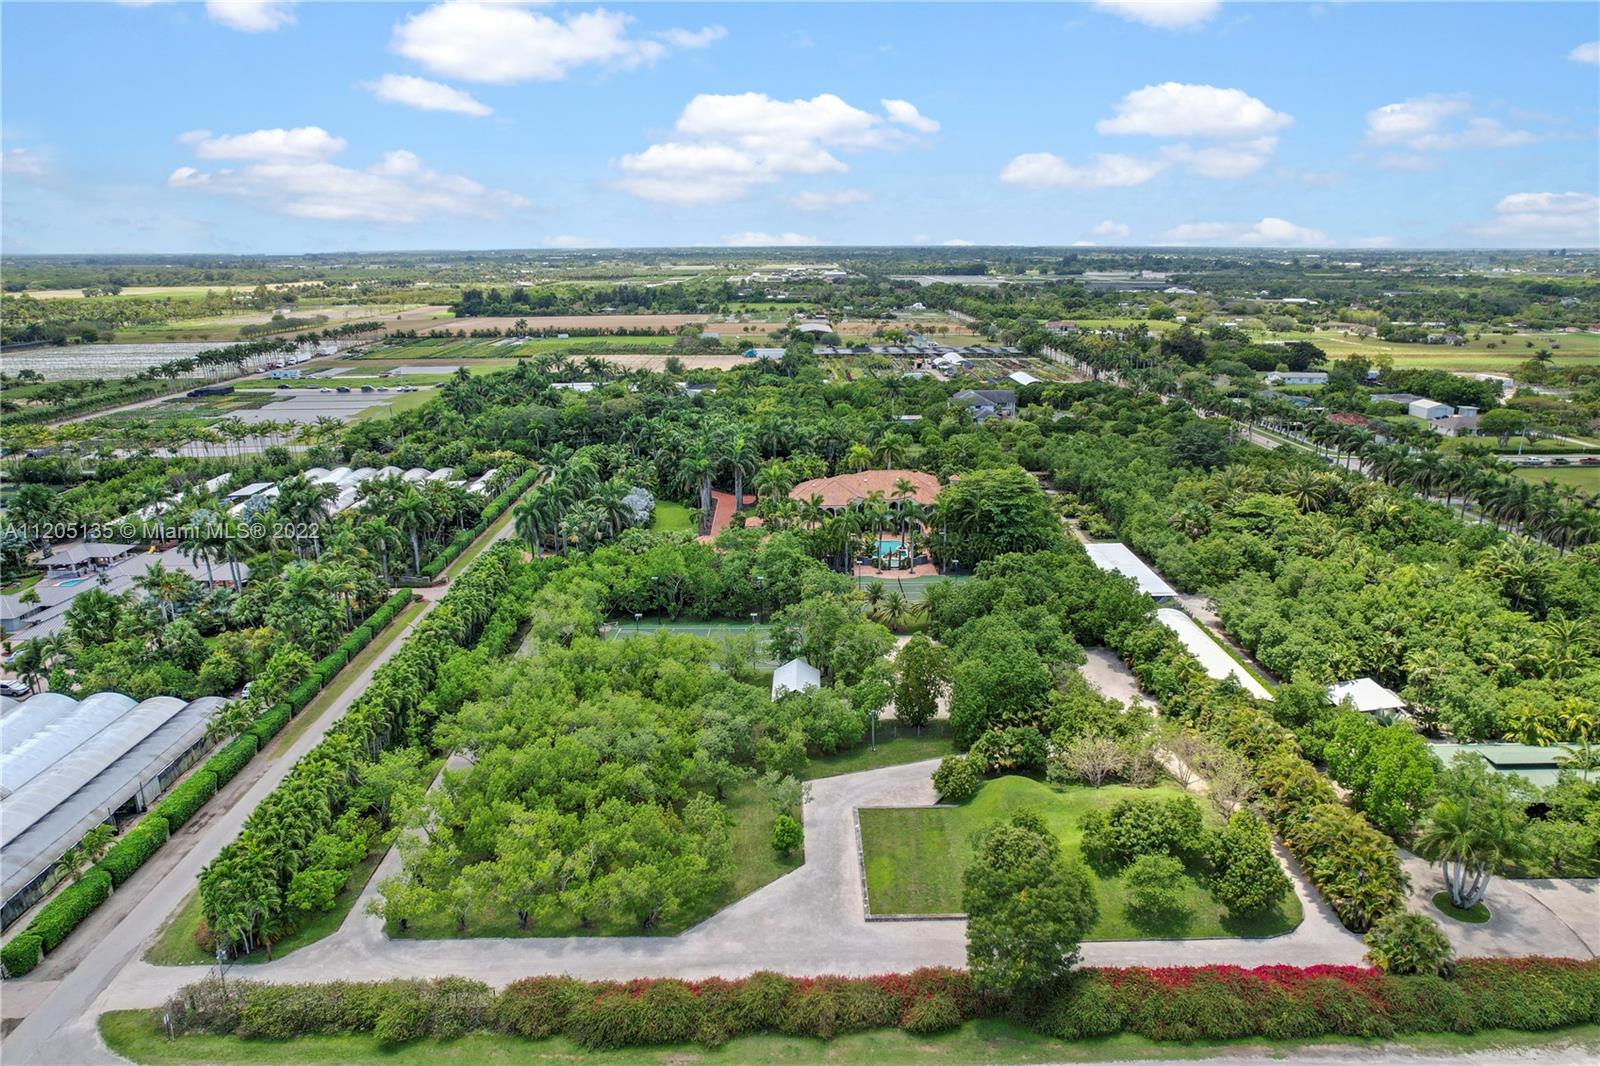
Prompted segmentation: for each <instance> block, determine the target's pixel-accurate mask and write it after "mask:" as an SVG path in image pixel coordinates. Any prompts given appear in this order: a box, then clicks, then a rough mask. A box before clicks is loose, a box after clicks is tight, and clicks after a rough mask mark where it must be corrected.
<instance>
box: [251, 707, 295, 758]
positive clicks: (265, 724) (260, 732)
mask: <svg viewBox="0 0 1600 1066" xmlns="http://www.w3.org/2000/svg"><path fill="white" fill-rule="evenodd" d="M289 718H290V715H289V708H287V707H285V706H284V705H283V704H281V703H280V704H278V705H277V706H276V707H274V708H272V709H271V710H270V711H267V712H266V713H265V714H263V715H262V716H261V717H260V718H257V719H256V720H255V722H254V723H253V724H252V725H251V726H250V729H249V731H248V732H249V733H250V735H251V736H253V737H255V739H256V744H257V745H258V746H259V747H263V748H264V747H266V746H267V741H269V740H271V739H272V738H273V737H275V736H277V735H278V734H279V733H281V732H282V731H283V727H284V726H286V725H288V724H289Z"/></svg>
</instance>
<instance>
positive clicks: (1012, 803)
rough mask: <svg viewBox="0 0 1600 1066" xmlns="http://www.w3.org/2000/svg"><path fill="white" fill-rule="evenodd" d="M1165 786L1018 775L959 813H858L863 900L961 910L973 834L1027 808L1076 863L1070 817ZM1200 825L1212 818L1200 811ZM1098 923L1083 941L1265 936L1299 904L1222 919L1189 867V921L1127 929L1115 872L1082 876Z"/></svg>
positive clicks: (918, 910) (1198, 872) (1076, 834)
mask: <svg viewBox="0 0 1600 1066" xmlns="http://www.w3.org/2000/svg"><path fill="white" fill-rule="evenodd" d="M1182 794H1183V793H1182V790H1181V789H1179V788H1177V787H1176V786H1174V785H1162V786H1159V787H1157V788H1154V789H1134V788H1128V787H1125V786H1120V785H1118V786H1107V787H1105V788H1098V789H1093V788H1084V787H1076V788H1068V789H1056V788H1052V787H1050V786H1049V785H1044V784H1041V783H1040V782H1038V781H1034V780H1032V779H1030V778H1026V777H1002V778H997V779H995V780H993V781H989V782H987V783H986V784H985V785H984V786H983V789H982V790H981V791H980V792H979V793H978V795H977V796H976V797H975V798H974V799H973V800H972V801H971V802H969V803H967V804H965V805H964V806H961V807H897V808H869V809H863V810H862V811H861V844H862V850H863V851H864V852H865V854H866V866H867V896H868V899H869V900H870V902H871V905H872V912H873V913H874V914H954V913H959V912H960V910H961V872H962V870H964V869H965V868H966V865H967V862H968V860H969V859H970V857H971V854H972V840H971V838H972V834H973V833H974V832H976V831H977V830H978V829H980V828H982V827H983V826H984V825H987V824H988V823H989V822H992V821H995V820H997V819H1003V818H1006V817H1009V816H1010V815H1011V814H1012V812H1014V811H1017V810H1020V809H1022V808H1024V807H1031V808H1033V809H1034V810H1036V811H1037V812H1038V813H1039V815H1040V816H1041V817H1042V818H1043V819H1044V821H1045V824H1046V825H1047V826H1049V827H1050V830H1051V831H1052V832H1054V833H1055V834H1056V836H1057V837H1058V838H1059V839H1060V840H1061V843H1062V847H1063V850H1064V851H1065V852H1066V854H1067V855H1068V856H1069V857H1071V858H1074V859H1078V860H1079V861H1082V854H1081V851H1080V848H1079V842H1080V840H1081V838H1082V835H1083V834H1082V832H1081V831H1080V830H1079V828H1078V819H1079V818H1080V817H1082V815H1083V814H1084V812H1085V811H1088V810H1089V809H1091V808H1093V807H1109V806H1110V805H1111V804H1112V803H1114V802H1116V801H1117V800H1119V799H1122V798H1124V797H1127V796H1135V795H1163V796H1179V795H1182ZM1206 817H1207V819H1208V820H1214V816H1213V815H1212V813H1211V812H1210V810H1209V809H1208V810H1206ZM1090 876H1092V877H1093V878H1094V881H1095V895H1096V897H1097V899H1098V900H1099V903H1100V918H1099V921H1097V922H1096V923H1095V926H1094V929H1093V930H1092V931H1091V932H1090V934H1089V936H1088V938H1087V939H1089V940H1140V939H1181V938H1187V937H1204V936H1271V935H1273V934H1276V933H1283V932H1287V931H1288V930H1290V929H1293V928H1294V927H1295V926H1297V925H1299V924H1300V919H1301V912H1300V902H1299V900H1298V899H1296V898H1295V897H1294V895H1293V894H1290V895H1289V896H1288V898H1287V899H1285V900H1284V901H1283V902H1282V903H1280V904H1279V905H1278V907H1277V908H1276V909H1275V910H1272V911H1269V912H1267V913H1266V914H1264V915H1261V916H1258V917H1252V918H1249V919H1240V918H1233V917H1230V916H1229V915H1228V913H1227V911H1226V910H1225V909H1224V908H1223V907H1222V906H1221V905H1220V904H1218V903H1217V902H1216V901H1215V900H1214V899H1212V898H1211V894H1210V892H1209V891H1207V889H1206V887H1205V883H1206V874H1205V872H1204V870H1203V868H1202V867H1199V866H1197V865H1193V864H1191V866H1190V868H1189V871H1188V877H1187V878H1186V879H1185V882H1184V884H1183V886H1182V891H1181V896H1182V898H1183V901H1184V904H1185V906H1186V908H1187V910H1188V917H1187V919H1186V920H1184V921H1182V922H1181V923H1175V924H1174V925H1172V926H1169V927H1162V928H1150V927H1149V926H1147V925H1145V926H1142V925H1139V924H1136V923H1135V922H1134V921H1133V920H1132V919H1131V918H1130V917H1129V915H1128V911H1127V906H1126V893H1125V890H1124V888H1123V885H1122V878H1121V876H1120V874H1116V873H1110V872H1105V873H1102V872H1098V871H1095V870H1093V869H1092V868H1091V870H1090Z"/></svg>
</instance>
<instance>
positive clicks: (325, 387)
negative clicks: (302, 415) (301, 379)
mask: <svg viewBox="0 0 1600 1066" xmlns="http://www.w3.org/2000/svg"><path fill="white" fill-rule="evenodd" d="M317 391H318V392H332V391H333V390H332V389H330V388H328V386H326V385H324V386H322V388H320V389H318V390H317Z"/></svg>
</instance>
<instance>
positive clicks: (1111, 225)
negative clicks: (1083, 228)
mask: <svg viewBox="0 0 1600 1066" xmlns="http://www.w3.org/2000/svg"><path fill="white" fill-rule="evenodd" d="M1131 232H1133V231H1132V230H1130V229H1129V228H1128V226H1127V223H1124V222H1113V221H1111V220H1110V219H1109V218H1108V219H1106V220H1105V221H1104V222H1102V223H1100V224H1099V225H1097V226H1095V228H1094V229H1092V230H1090V231H1089V235H1090V236H1091V237H1111V238H1114V239H1119V240H1120V239H1121V238H1123V237H1126V236H1127V235H1128V234H1129V233H1131Z"/></svg>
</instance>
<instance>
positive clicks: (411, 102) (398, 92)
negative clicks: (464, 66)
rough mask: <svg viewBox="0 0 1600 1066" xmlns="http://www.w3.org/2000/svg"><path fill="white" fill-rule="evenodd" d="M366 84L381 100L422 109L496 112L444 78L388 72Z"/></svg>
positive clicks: (465, 112)
mask: <svg viewBox="0 0 1600 1066" xmlns="http://www.w3.org/2000/svg"><path fill="white" fill-rule="evenodd" d="M363 88H366V89H367V90H369V91H370V92H371V93H372V95H374V96H376V97H377V98H378V99H379V100H385V101H387V102H389V103H391V104H404V105H406V106H407V107H414V108H416V109H417V110H418V111H453V112H455V113H456V114H459V115H477V116H479V117H482V116H483V115H489V114H493V113H494V112H493V110H492V109H491V108H490V107H489V105H487V104H485V103H483V102H481V101H479V100H477V99H476V98H474V97H473V96H472V94H470V93H464V92H462V91H461V90H460V89H457V88H454V87H452V86H449V85H444V84H442V83H440V82H436V81H429V80H428V79H427V78H417V77H413V76H411V75H410V74H385V75H384V76H383V77H381V78H379V79H378V80H377V81H374V82H367V83H366V84H365V85H364V86H363Z"/></svg>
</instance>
